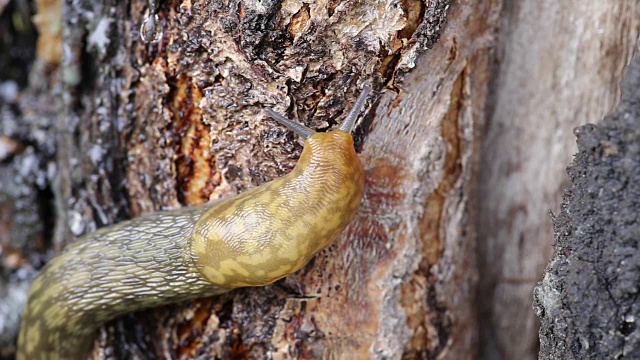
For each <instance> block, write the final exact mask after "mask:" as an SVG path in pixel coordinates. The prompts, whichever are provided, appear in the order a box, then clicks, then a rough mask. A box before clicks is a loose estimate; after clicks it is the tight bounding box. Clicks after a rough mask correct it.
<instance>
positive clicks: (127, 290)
mask: <svg viewBox="0 0 640 360" xmlns="http://www.w3.org/2000/svg"><path fill="white" fill-rule="evenodd" d="M367 93H368V87H365V89H364V90H363V93H362V94H361V95H360V97H359V98H358V101H357V102H356V105H355V106H354V108H353V109H352V111H351V112H350V114H349V116H348V117H347V120H345V122H344V123H343V126H342V127H341V129H342V130H332V131H329V132H327V133H314V132H313V131H312V130H310V129H306V128H304V127H301V125H299V124H295V125H294V124H293V122H291V120H288V119H286V118H283V117H281V116H280V115H277V114H275V113H274V112H273V111H271V110H269V111H268V112H267V113H268V114H269V115H270V116H272V117H274V118H276V120H278V121H280V122H281V123H284V124H285V125H287V126H289V127H291V128H293V129H294V130H295V131H297V132H298V133H299V134H300V135H301V136H302V137H303V138H305V143H304V149H303V151H302V154H301V156H300V159H299V161H298V163H297V164H296V166H295V168H294V169H293V171H291V173H289V174H287V175H285V176H283V177H281V178H278V179H275V180H273V181H271V182H269V183H266V184H264V185H261V186H258V187H256V188H253V189H250V190H248V191H246V192H244V193H241V194H239V195H236V196H233V197H229V198H226V199H223V200H221V201H217V202H213V203H210V204H205V205H202V206H198V207H192V208H184V209H179V210H175V211H167V212H158V213H153V214H149V215H147V216H142V217H139V218H136V219H133V220H130V221H124V222H121V223H118V224H116V225H112V226H108V227H105V228H102V229H100V230H98V231H96V232H94V233H91V234H88V235H86V236H84V237H82V238H81V239H79V240H78V241H77V242H75V243H73V244H71V245H70V246H68V247H67V248H66V249H65V251H64V252H62V253H61V254H59V255H58V256H56V257H55V258H53V259H52V260H51V261H50V262H49V263H48V264H47V265H46V266H45V267H44V268H43V269H42V271H41V273H40V274H39V275H38V277H37V278H36V279H35V280H34V282H33V284H32V286H31V289H30V291H29V295H28V299H27V303H26V304H25V308H24V311H23V315H22V325H21V329H20V335H19V339H18V359H19V360H23V359H29V360H31V359H86V358H87V356H88V354H89V352H90V350H91V347H92V344H93V341H94V338H95V332H96V330H97V329H98V328H99V327H100V326H101V325H102V324H103V323H105V322H106V321H109V320H111V319H113V318H115V317H117V316H119V315H122V314H124V313H128V312H132V311H137V310H141V309H145V308H150V307H155V306H159V305H163V304H170V303H174V302H178V301H182V300H187V299H193V298H199V297H205V296H212V295H216V294H221V293H224V292H227V291H230V290H232V289H234V288H238V287H243V286H260V285H266V284H270V283H272V282H274V281H276V280H278V279H281V278H283V277H285V276H287V275H289V274H291V273H293V272H295V271H297V270H299V269H300V268H302V267H303V266H304V265H305V264H306V263H307V262H308V261H309V260H310V259H311V258H312V257H313V256H314V255H315V254H317V253H318V252H319V251H320V250H322V249H324V248H325V247H326V246H328V245H330V244H331V243H332V242H333V241H334V240H335V239H336V237H337V236H338V235H339V234H340V233H341V232H342V231H343V230H344V228H345V227H346V226H347V225H348V224H349V223H350V222H351V220H352V219H353V218H354V216H355V214H356V212H357V209H358V207H359V205H360V202H361V199H362V193H363V187H364V171H363V168H362V165H361V163H360V161H359V159H358V156H357V154H356V152H355V149H354V146H353V139H352V137H351V135H350V134H349V132H350V130H351V127H352V126H353V122H354V121H355V118H356V117H357V115H358V113H359V112H360V110H361V108H362V105H363V103H364V99H365V98H366V95H367ZM345 123H347V125H345ZM296 127H298V128H296ZM343 128H344V129H343ZM344 130H347V131H344Z"/></svg>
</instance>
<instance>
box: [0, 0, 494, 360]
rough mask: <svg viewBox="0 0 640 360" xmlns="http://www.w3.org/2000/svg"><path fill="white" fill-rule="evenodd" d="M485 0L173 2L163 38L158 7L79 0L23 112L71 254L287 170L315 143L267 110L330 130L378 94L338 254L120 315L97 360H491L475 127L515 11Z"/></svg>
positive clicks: (57, 245) (163, 13)
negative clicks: (84, 237) (110, 233)
mask: <svg viewBox="0 0 640 360" xmlns="http://www.w3.org/2000/svg"><path fill="white" fill-rule="evenodd" d="M482 3H483V4H479V2H476V1H456V2H454V3H451V4H450V3H449V1H445V0H439V1H435V0H433V1H401V2H400V1H391V0H389V1H382V0H381V1H376V2H373V1H372V2H364V1H363V2H342V3H340V2H335V1H327V2H323V1H321V2H312V3H306V2H302V1H283V2H279V1H230V2H222V1H217V0H211V1H198V0H192V1H183V2H160V4H159V7H158V19H159V22H158V27H159V28H160V29H161V30H162V34H160V35H159V41H158V42H155V43H145V42H143V41H141V40H140V33H139V28H140V25H141V24H142V23H143V21H144V20H145V18H147V17H148V16H149V14H148V9H147V3H146V2H144V1H140V0H138V1H131V2H117V1H113V0H106V1H104V2H100V3H97V2H93V1H66V2H65V3H64V4H63V7H62V9H63V11H62V14H63V15H62V18H63V21H64V22H63V26H62V34H61V35H62V36H61V45H62V46H61V48H62V49H64V51H63V57H62V61H61V62H60V64H56V63H55V61H54V62H53V63H52V62H51V61H52V60H51V59H49V58H46V57H45V56H44V55H42V54H39V56H38V58H39V62H40V64H43V65H42V66H41V67H40V68H36V70H35V72H34V75H33V76H34V78H35V79H32V82H31V83H30V87H29V88H28V89H27V90H25V91H24V97H23V98H22V99H21V100H20V101H19V102H18V107H19V110H20V111H18V113H17V116H22V117H23V118H25V117H27V116H28V115H27V114H33V113H35V114H36V115H37V116H41V118H42V119H44V120H43V121H45V120H46V121H45V124H46V131H45V133H46V134H47V136H46V137H45V138H44V139H42V140H41V141H39V142H34V143H33V145H31V146H32V148H33V149H35V150H41V148H48V146H52V149H53V150H55V157H54V155H53V154H54V151H51V152H48V153H45V154H43V155H42V157H40V158H39V159H41V160H42V166H40V167H38V169H37V172H38V173H43V172H44V173H45V174H49V175H48V177H45V179H47V181H45V185H44V187H45V188H50V189H51V192H52V193H53V203H54V209H55V215H56V216H55V226H53V224H50V226H48V227H46V228H47V229H54V231H51V230H49V231H50V233H49V234H48V235H49V236H48V237H47V236H46V235H47V233H46V232H44V235H43V236H44V238H48V239H50V240H52V242H51V243H48V246H49V247H51V248H53V249H54V250H55V251H59V250H60V249H61V248H63V247H64V245H65V244H67V243H69V242H71V241H73V240H74V238H75V237H76V236H78V235H80V234H83V233H87V232H90V231H94V230H95V229H97V228H99V227H101V226H104V225H106V224H110V223H114V222H117V221H120V220H122V219H125V218H129V217H135V216H139V215H141V214H144V213H147V212H150V211H154V210H161V209H168V208H175V207H179V206H188V205H196V204H200V203H203V202H206V201H209V200H213V199H216V198H219V197H223V196H228V195H230V194H234V193H236V192H240V191H243V190H244V189H247V188H249V187H252V186H256V185H259V184H261V183H264V182H266V181H268V180H270V179H273V178H275V177H277V176H281V175H283V174H285V173H286V172H288V171H289V170H290V169H291V168H292V167H293V165H294V164H295V161H296V158H297V155H298V153H299V151H300V147H299V146H298V145H296V143H295V139H294V138H293V137H292V136H291V135H290V134H289V133H288V132H286V131H283V130H282V129H281V128H280V127H277V126H275V125H273V123H272V122H271V121H269V120H267V119H266V118H265V117H264V116H263V115H261V109H262V107H263V106H272V107H275V109H276V110H277V111H279V112H282V113H285V112H286V113H288V114H290V115H291V116H293V117H294V118H295V119H296V120H298V121H300V122H303V123H305V124H306V125H308V126H310V127H313V128H316V129H327V128H329V127H330V126H333V125H335V124H336V123H338V122H339V119H340V118H341V116H342V115H343V113H344V112H345V109H346V108H348V107H349V106H350V105H351V103H352V102H353V100H354V98H355V97H356V96H357V91H356V90H355V89H356V88H357V87H358V84H362V83H363V82H372V83H373V85H374V88H375V89H377V90H378V91H379V96H378V98H377V100H376V101H375V102H373V104H372V105H371V107H370V111H369V113H368V115H367V116H366V117H365V118H364V119H363V120H362V121H361V123H360V125H359V127H358V130H357V132H356V136H355V139H356V147H357V149H358V151H359V153H360V156H361V159H362V160H363V162H364V164H365V168H366V171H367V185H366V193H365V200H364V202H363V205H362V209H361V211H360V214H359V216H358V217H357V219H356V221H355V222H354V223H353V224H352V225H351V226H350V227H349V228H348V230H347V231H346V233H345V234H344V235H343V236H342V237H341V238H340V239H339V240H338V241H337V242H336V244H334V245H333V246H331V247H330V248H328V249H326V250H325V251H323V252H322V253H321V254H320V255H318V256H317V257H316V258H315V259H314V260H313V261H312V262H311V263H310V264H309V265H308V266H307V267H306V268H305V269H303V270H302V271H300V272H298V273H296V274H294V275H293V276H290V277H288V278H287V279H285V280H283V281H280V282H278V283H276V284H274V285H272V286H268V287H264V288H253V289H241V290H238V291H234V292H232V293H229V294H226V295H223V296H219V297H215V298H211V299H202V300H198V301H192V302H190V303H188V304H177V305H176V306H172V307H166V308H162V309H154V310H149V311H145V312H143V313H138V314H131V315H127V316H124V317H123V318H121V319H118V320H116V321H113V322H111V323H110V324H108V325H106V326H104V327H103V328H102V330H101V333H100V336H99V339H98V340H97V344H96V345H97V346H96V348H95V352H94V357H96V358H116V359H118V358H140V359H143V358H201V359H209V358H214V357H219V358H232V357H251V358H263V357H271V358H283V359H284V358H319V357H327V358H334V357H335V358H352V357H354V356H356V357H363V358H390V357H399V356H403V357H406V358H455V359H460V358H472V357H474V355H475V354H477V346H478V341H477V325H476V313H475V309H474V295H475V291H476V287H475V284H476V281H477V271H476V266H475V263H476V258H475V230H474V222H473V219H474V217H473V215H472V212H473V206H472V204H474V203H475V200H474V199H475V198H476V197H477V194H476V193H475V191H474V189H475V169H476V159H477V154H478V144H479V141H478V131H477V130H478V125H479V124H480V122H481V119H482V118H483V111H484V105H485V99H486V89H487V82H488V79H489V76H488V73H489V68H490V61H489V60H490V56H491V51H490V49H491V46H492V37H491V34H492V33H493V31H494V28H495V24H496V22H497V14H498V10H499V6H500V4H499V2H482ZM44 4H48V5H51V4H50V2H45V1H42V2H41V3H40V5H42V7H41V8H40V10H39V11H45V10H43V9H45V7H44ZM58 4H59V3H58ZM54 5H55V2H54ZM52 8H54V9H56V8H55V6H53V7H52ZM47 9H49V11H54V10H50V9H51V8H47ZM40 15H41V19H46V16H45V15H46V13H40V14H39V16H40ZM447 19H448V22H447ZM42 21H44V20H42ZM40 26H41V27H42V29H44V28H45V26H44V25H42V24H41V25H40ZM445 26H446V31H444V30H445ZM42 29H41V33H43V34H46V35H49V36H51V38H52V39H55V38H56V36H57V35H59V34H56V33H55V27H54V28H52V29H50V32H47V31H43V30H42ZM441 34H442V38H441V39H440V41H439V42H438V39H439V38H440V36H441ZM41 36H44V35H41ZM52 41H54V40H52ZM427 49H431V50H429V51H427V52H426V53H425V55H423V56H419V55H420V54H421V53H423V52H424V51H425V50H427ZM43 51H44V50H43ZM32 103H38V104H40V107H33V108H32V107H31V106H32ZM45 115H46V116H45ZM31 123H33V121H31V122H29V121H27V122H25V124H31ZM3 132H6V130H4V129H3ZM16 134H17V135H15V136H16V137H17V138H21V137H20V136H21V135H20V133H16ZM9 135H11V134H9ZM11 136H13V135H11ZM24 139H29V137H28V135H24ZM54 140H55V141H54ZM14 161H15V160H14ZM47 169H50V171H51V172H50V173H47V172H46V170H47ZM34 172H36V170H34ZM44 207H45V208H46V204H45V205H44ZM49 214H50V213H49ZM45 247H47V243H45V245H44V246H42V247H40V248H35V249H34V250H35V251H36V252H37V253H40V254H41V253H42V252H43V250H44V249H43V248H45ZM34 250H31V249H28V248H24V249H22V251H23V253H22V254H23V255H24V257H25V258H28V257H29V255H28V254H30V253H31V252H33V251H34ZM33 265H36V266H37V264H33Z"/></svg>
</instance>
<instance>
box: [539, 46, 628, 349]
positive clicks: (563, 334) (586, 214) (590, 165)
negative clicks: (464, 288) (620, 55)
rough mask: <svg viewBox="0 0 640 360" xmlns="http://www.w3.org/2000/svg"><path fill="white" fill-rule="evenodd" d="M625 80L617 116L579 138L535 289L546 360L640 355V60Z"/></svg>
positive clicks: (584, 130)
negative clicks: (549, 257)
mask: <svg viewBox="0 0 640 360" xmlns="http://www.w3.org/2000/svg"><path fill="white" fill-rule="evenodd" d="M625 75H626V79H625V82H624V83H623V84H622V102H621V104H620V105H619V106H618V107H617V109H616V111H615V112H613V113H612V114H611V115H609V116H607V117H606V118H605V119H604V120H603V121H602V123H601V124H599V125H592V124H588V125H584V126H581V127H579V128H577V129H576V131H575V133H576V136H577V138H578V140H577V144H578V153H577V154H576V156H575V157H574V160H573V163H572V164H571V166H569V168H568V169H567V172H568V173H569V177H570V178H571V183H572V186H571V187H570V188H569V189H568V190H567V191H566V192H565V195H564V198H563V203H562V208H561V209H562V210H561V212H560V214H559V215H558V217H557V218H556V219H555V221H554V232H555V238H556V244H555V250H554V256H553V258H552V260H551V263H550V264H549V266H548V268H547V270H546V272H545V276H544V280H543V281H542V283H541V284H540V285H539V286H538V287H537V288H536V302H535V308H536V312H537V314H538V316H540V319H541V320H542V328H541V329H540V340H541V349H540V356H541V357H542V358H544V359H587V358H588V359H604V358H608V359H637V358H638V356H639V354H640V326H638V324H639V321H640V301H638V300H639V299H640V288H639V285H640V181H639V179H640V58H636V59H635V60H634V62H633V63H632V64H631V65H630V66H629V68H628V70H627V71H626V74H625Z"/></svg>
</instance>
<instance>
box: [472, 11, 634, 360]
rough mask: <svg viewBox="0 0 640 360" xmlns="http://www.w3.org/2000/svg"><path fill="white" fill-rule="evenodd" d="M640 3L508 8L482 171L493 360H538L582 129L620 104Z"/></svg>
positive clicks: (482, 246) (486, 318)
mask: <svg viewBox="0 0 640 360" xmlns="http://www.w3.org/2000/svg"><path fill="white" fill-rule="evenodd" d="M639 33H640V6H639V5H638V3H637V2H634V1H598V0H589V1H582V0H576V1H553V0H549V1H547V0H543V1H539V0H521V1H506V2H505V4H504V8H503V10H502V14H501V29H500V35H499V41H498V44H499V48H498V50H497V53H498V61H499V65H498V67H497V70H496V72H495V73H494V75H493V76H492V91H491V99H490V100H489V103H490V104H491V105H490V106H491V109H490V112H489V114H488V120H487V121H488V124H487V129H486V134H485V135H484V136H483V146H482V149H481V156H482V160H481V166H480V169H481V171H480V212H479V215H480V216H479V219H478V220H479V221H478V233H479V238H478V247H479V263H480V270H479V272H480V274H482V276H481V281H480V290H479V294H480V296H479V301H480V307H481V309H480V322H479V323H480V334H482V340H481V344H482V348H483V351H482V352H483V356H484V357H485V358H487V359H537V358H538V336H537V334H538V329H539V322H538V320H537V318H536V317H535V314H534V313H533V312H532V311H531V303H532V293H533V288H534V286H535V284H536V282H537V281H539V280H540V279H541V277H542V272H543V270H544V267H545V266H546V264H547V262H548V259H549V257H550V256H551V252H552V247H551V245H552V242H553V237H552V226H551V217H550V216H549V211H550V210H553V212H554V213H557V212H558V210H557V209H559V203H560V199H561V197H562V193H563V191H564V189H565V188H566V187H567V186H568V178H567V176H566V173H565V166H566V164H568V163H569V162H570V160H571V156H572V154H573V153H575V151H576V147H575V145H574V138H573V135H572V131H573V128H574V127H576V126H579V125H582V124H585V123H596V122H599V121H600V119H601V118H602V116H603V115H604V114H606V113H608V112H609V111H611V109H612V108H613V107H614V106H615V104H616V103H617V101H618V99H619V91H618V90H617V89H618V83H619V81H620V79H621V77H622V69H623V67H624V65H625V64H626V63H628V61H629V59H630V58H631V56H632V52H633V51H632V50H633V48H634V44H635V42H636V41H637V39H638V34H639Z"/></svg>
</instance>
